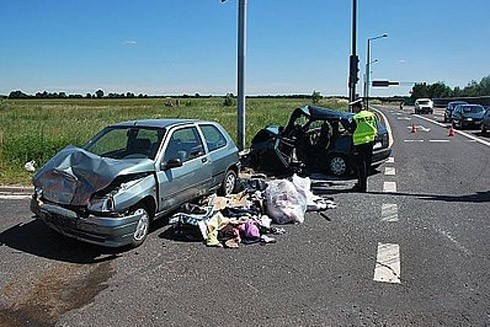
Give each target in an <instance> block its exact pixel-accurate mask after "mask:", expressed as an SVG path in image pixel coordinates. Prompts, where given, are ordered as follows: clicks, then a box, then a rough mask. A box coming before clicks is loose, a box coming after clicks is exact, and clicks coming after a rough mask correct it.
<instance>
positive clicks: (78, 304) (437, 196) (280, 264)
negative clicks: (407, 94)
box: [0, 107, 490, 327]
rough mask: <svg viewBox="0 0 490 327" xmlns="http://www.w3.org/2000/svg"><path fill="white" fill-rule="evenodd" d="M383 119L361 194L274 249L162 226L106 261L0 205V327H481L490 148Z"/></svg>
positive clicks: (488, 261) (434, 128) (485, 318)
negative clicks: (221, 243)
mask: <svg viewBox="0 0 490 327" xmlns="http://www.w3.org/2000/svg"><path fill="white" fill-rule="evenodd" d="M382 111H383V112H384V114H385V115H386V117H387V119H388V121H389V122H390V125H391V128H392V133H393V136H394V141H395V142H394V144H393V155H392V156H393V158H392V159H391V160H390V161H392V162H389V163H386V164H384V165H382V166H381V167H380V168H379V169H378V171H377V172H376V173H375V174H374V175H372V176H371V177H370V179H369V186H368V189H369V192H368V193H366V194H358V193H350V192H346V191H344V190H342V189H334V190H330V191H329V192H330V193H331V195H332V196H333V197H334V199H335V201H336V202H337V203H338V204H339V206H338V208H337V209H333V210H329V211H326V212H325V214H326V216H321V215H319V214H317V213H307V215H306V219H305V223H304V224H301V225H289V226H285V228H286V234H284V235H280V236H277V237H276V238H277V241H278V242H277V243H275V244H267V245H258V244H255V245H248V246H245V245H242V246H240V248H239V249H234V250H231V249H221V248H207V247H206V246H204V245H203V244H201V243H200V242H185V241H179V240H175V239H172V237H171V234H170V233H169V232H168V227H167V226H164V225H159V226H156V227H155V228H154V229H153V232H152V233H151V234H150V235H149V237H148V239H147V241H146V242H145V244H144V245H143V246H141V247H139V248H137V249H132V250H128V251H122V252H114V251H109V250H105V249H102V248H99V247H95V246H90V245H85V244H82V243H78V242H76V241H71V240H67V239H63V238H62V237H59V236H58V235H57V234H55V233H53V232H51V231H50V230H49V229H48V228H47V227H45V226H44V225H43V224H42V223H40V222H38V221H36V220H32V219H31V214H30V213H29V210H28V200H27V199H0V208H2V210H1V212H0V262H1V269H0V290H1V293H0V294H1V297H0V326H2V327H3V326H6V327H11V326H55V325H57V326H121V327H123V326H252V325H253V326H488V325H490V269H489V268H490V252H489V249H490V237H489V231H490V222H489V220H488V217H489V212H490V146H487V145H485V144H482V143H478V142H476V141H475V140H474V139H471V138H468V137H466V136H463V135H460V134H456V135H455V136H454V137H449V136H448V129H447V128H444V127H441V126H439V125H436V124H434V123H431V122H429V121H427V120H426V119H427V118H429V119H432V118H435V119H436V120H437V119H438V120H439V121H442V116H441V117H439V116H438V115H437V114H438V112H437V111H436V113H435V114H436V115H434V116H423V117H424V118H426V119H423V118H420V117H419V116H417V115H413V114H411V112H413V110H410V108H406V109H405V110H404V111H400V110H398V109H397V108H386V107H385V108H383V109H382ZM412 124H416V126H417V127H418V128H417V132H416V133H410V131H411V126H412ZM468 132H469V133H470V134H472V135H473V136H474V137H476V138H480V136H479V135H478V133H477V132H474V133H473V132H471V131H468ZM482 140H484V141H485V140H486V141H487V142H488V141H490V140H489V139H488V138H487V139H483V138H482ZM351 184H352V183H347V184H346V186H350V185H351Z"/></svg>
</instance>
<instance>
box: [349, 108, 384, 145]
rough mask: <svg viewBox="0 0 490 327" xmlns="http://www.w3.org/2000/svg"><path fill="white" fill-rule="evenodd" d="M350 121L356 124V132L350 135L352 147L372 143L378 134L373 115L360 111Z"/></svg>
mask: <svg viewBox="0 0 490 327" xmlns="http://www.w3.org/2000/svg"><path fill="white" fill-rule="evenodd" d="M352 119H354V121H355V122H356V130H355V131H354V134H353V135H352V137H353V141H354V145H359V144H365V143H369V142H374V140H375V138H376V134H377V133H378V129H377V128H376V117H375V116H374V114H373V113H372V112H369V111H366V110H361V111H360V112H359V113H357V114H355V115H354V117H352Z"/></svg>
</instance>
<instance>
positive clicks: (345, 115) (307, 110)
mask: <svg viewBox="0 0 490 327" xmlns="http://www.w3.org/2000/svg"><path fill="white" fill-rule="evenodd" d="M294 111H295V112H294V114H298V113H299V112H302V113H304V114H305V115H307V116H309V117H311V119H349V118H351V117H352V116H353V115H354V114H353V113H351V112H345V111H339V110H335V109H330V108H322V107H316V106H304V107H299V108H296V109H295V110H294Z"/></svg>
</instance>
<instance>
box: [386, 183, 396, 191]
mask: <svg viewBox="0 0 490 327" xmlns="http://www.w3.org/2000/svg"><path fill="white" fill-rule="evenodd" d="M383 192H388V193H396V182H384V184H383Z"/></svg>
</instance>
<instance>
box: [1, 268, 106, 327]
mask: <svg viewBox="0 0 490 327" xmlns="http://www.w3.org/2000/svg"><path fill="white" fill-rule="evenodd" d="M113 275H114V269H113V268H112V265H111V262H110V261H105V262H102V263H98V264H92V265H88V264H85V265H81V264H72V263H64V264H61V265H58V266H56V267H55V268H52V269H50V270H48V271H47V272H45V273H44V274H43V275H42V276H41V277H40V278H39V280H37V281H36V282H35V283H34V284H33V286H32V287H31V288H30V289H29V290H28V291H27V292H26V293H25V294H24V295H21V296H19V297H18V298H15V299H14V301H13V303H12V304H11V305H10V306H9V307H4V308H0V326H2V327H25V326H29V327H52V326H54V325H55V324H56V322H57V321H58V320H59V318H60V317H61V316H62V315H63V314H64V313H66V312H69V311H71V310H74V309H78V308H81V307H83V306H85V305H86V304H88V303H90V302H91V301H92V300H93V299H94V297H95V296H96V295H97V294H99V293H100V292H101V291H102V290H104V289H106V288H107V286H108V285H107V280H108V279H109V278H111V277H112V276H113ZM15 287H16V286H15V285H10V286H9V287H6V288H4V289H3V290H2V292H1V294H2V296H4V297H7V298H8V297H9V293H10V292H11V291H9V288H10V289H12V288H15ZM10 296H12V295H11V294H10Z"/></svg>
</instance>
